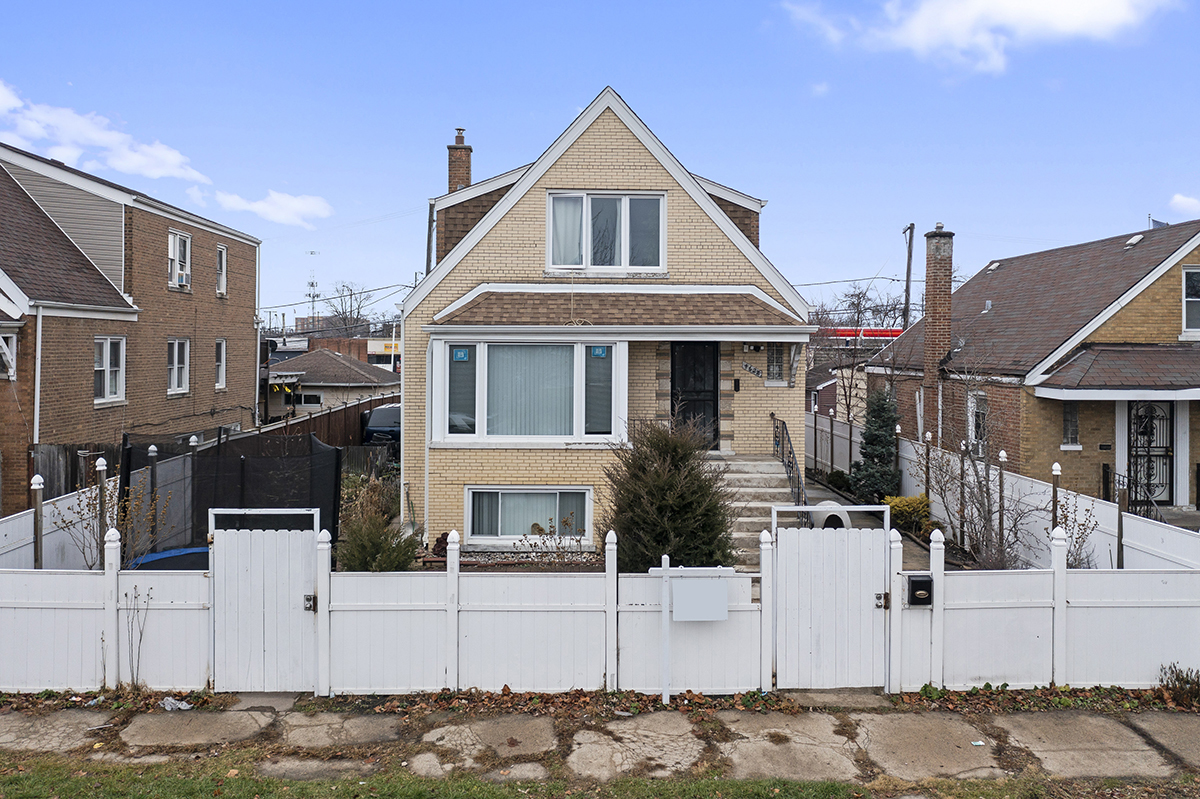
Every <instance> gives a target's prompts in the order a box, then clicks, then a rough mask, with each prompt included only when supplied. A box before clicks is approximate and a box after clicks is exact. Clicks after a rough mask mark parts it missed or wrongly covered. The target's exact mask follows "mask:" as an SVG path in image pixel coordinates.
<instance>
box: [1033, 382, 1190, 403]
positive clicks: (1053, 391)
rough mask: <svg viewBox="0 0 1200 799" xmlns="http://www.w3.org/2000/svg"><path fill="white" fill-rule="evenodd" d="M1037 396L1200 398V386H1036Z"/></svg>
mask: <svg viewBox="0 0 1200 799" xmlns="http://www.w3.org/2000/svg"><path fill="white" fill-rule="evenodd" d="M1033 395H1034V396H1035V397H1041V398H1042V399H1052V400H1062V401H1072V400H1083V401H1088V400H1095V401H1098V402H1107V401H1113V402H1126V401H1129V400H1150V401H1157V402H1166V401H1168V400H1200V388H1049V387H1046V386H1036V387H1035V388H1034V389H1033Z"/></svg>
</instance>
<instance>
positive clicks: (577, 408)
mask: <svg viewBox="0 0 1200 799" xmlns="http://www.w3.org/2000/svg"><path fill="white" fill-rule="evenodd" d="M434 344H435V347H434V356H433V359H434V364H433V380H432V381H431V385H430V391H431V393H432V398H431V402H430V407H431V408H432V409H433V413H434V416H433V419H432V424H431V426H430V427H431V431H432V432H431V439H432V441H433V442H437V443H444V444H449V445H452V446H466V447H470V446H483V447H486V446H503V447H511V446H512V445H513V444H519V445H521V446H532V447H535V448H536V447H565V446H566V445H568V444H585V443H594V444H597V445H604V444H609V443H613V442H617V441H625V440H626V429H625V420H626V419H628V418H629V413H628V405H629V386H628V383H629V380H628V374H629V344H628V342H625V341H613V340H610V339H603V338H598V339H592V338H588V339H581V340H580V339H577V340H574V341H564V340H561V339H554V340H537V339H533V340H530V339H528V338H525V339H511V340H510V339H498V338H492V339H467V340H464V339H453V340H441V341H436V340H435V342H434ZM489 344H527V345H534V346H555V345H558V346H563V345H569V346H573V347H575V356H574V362H573V369H574V391H573V397H572V399H573V402H574V407H573V411H572V418H573V420H574V427H575V429H574V432H573V433H572V434H571V435H566V436H534V435H522V436H489V435H488V434H487V430H486V424H487V347H488V345H489ZM471 345H474V346H475V420H476V421H475V432H474V433H450V432H449V426H450V425H449V382H450V376H449V369H448V367H449V363H450V358H451V357H452V356H451V352H452V350H453V349H454V348H455V347H465V346H471ZM593 346H595V347H600V346H605V347H610V348H611V349H612V354H611V357H612V358H613V364H612V416H613V418H612V427H611V430H612V432H611V433H604V434H591V435H587V434H584V432H583V429H584V422H585V414H584V394H585V390H586V386H585V381H584V370H585V361H584V359H585V358H586V357H588V352H587V348H588V347H593Z"/></svg>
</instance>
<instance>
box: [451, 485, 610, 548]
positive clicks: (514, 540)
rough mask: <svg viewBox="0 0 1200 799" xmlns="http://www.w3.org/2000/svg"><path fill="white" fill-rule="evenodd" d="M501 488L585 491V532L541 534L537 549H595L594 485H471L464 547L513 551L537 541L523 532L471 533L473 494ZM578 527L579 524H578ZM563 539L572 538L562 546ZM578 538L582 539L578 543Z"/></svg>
mask: <svg viewBox="0 0 1200 799" xmlns="http://www.w3.org/2000/svg"><path fill="white" fill-rule="evenodd" d="M477 491H478V492H499V493H501V494H503V493H517V494H560V493H563V492H571V493H582V494H583V495H584V500H583V507H584V516H585V517H586V518H585V524H584V527H583V535H582V536H578V535H572V536H563V535H561V534H558V535H555V536H554V538H553V539H551V538H550V537H549V536H545V537H537V539H536V540H537V544H538V546H537V549H538V550H543V551H544V550H548V549H559V548H561V549H564V550H567V551H582V552H594V551H595V549H596V546H595V536H594V535H593V531H592V517H593V515H594V512H593V499H594V494H593V491H592V486H588V485H468V486H465V487H464V489H463V529H464V530H465V531H466V532H465V534H464V535H463V547H464V548H467V549H475V550H481V549H502V550H507V551H510V552H511V551H512V550H513V549H522V548H532V547H522V544H523V543H527V544H533V543H534V540H535V537H534V536H533V535H532V534H531V535H529V536H523V535H477V536H473V535H471V530H472V529H473V528H474V521H473V519H472V518H471V512H472V507H473V503H472V502H471V495H472V494H474V493H475V492H477ZM577 528H578V525H577ZM561 541H566V542H569V543H568V544H567V545H566V546H562V547H559V546H558V544H559V542H561ZM576 542H578V543H576Z"/></svg>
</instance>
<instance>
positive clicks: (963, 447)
mask: <svg viewBox="0 0 1200 799" xmlns="http://www.w3.org/2000/svg"><path fill="white" fill-rule="evenodd" d="M958 448H959V449H961V450H962V451H963V452H966V451H967V442H966V441H965V440H964V441H959V442H958Z"/></svg>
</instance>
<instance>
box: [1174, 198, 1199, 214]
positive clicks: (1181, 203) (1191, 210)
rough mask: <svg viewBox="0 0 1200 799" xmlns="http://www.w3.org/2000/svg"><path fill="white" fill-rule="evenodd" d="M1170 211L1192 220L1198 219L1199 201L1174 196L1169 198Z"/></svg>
mask: <svg viewBox="0 0 1200 799" xmlns="http://www.w3.org/2000/svg"><path fill="white" fill-rule="evenodd" d="M1171 210H1172V211H1178V212H1179V213H1181V214H1184V215H1186V216H1189V217H1192V218H1195V217H1200V200H1197V199H1196V198H1195V197H1188V196H1187V195H1185V194H1176V195H1175V196H1174V197H1172V198H1171Z"/></svg>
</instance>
